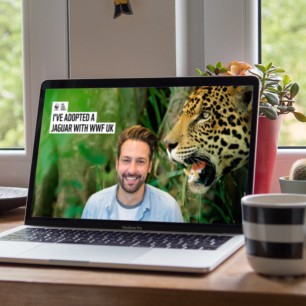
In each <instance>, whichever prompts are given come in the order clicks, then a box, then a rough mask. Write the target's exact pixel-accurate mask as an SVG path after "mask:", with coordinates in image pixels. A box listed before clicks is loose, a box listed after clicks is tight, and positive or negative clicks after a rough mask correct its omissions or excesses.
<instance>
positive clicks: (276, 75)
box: [196, 61, 306, 122]
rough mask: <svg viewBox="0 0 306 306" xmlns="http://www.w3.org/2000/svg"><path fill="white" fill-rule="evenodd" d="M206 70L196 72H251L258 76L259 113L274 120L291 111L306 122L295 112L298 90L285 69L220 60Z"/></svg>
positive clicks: (244, 73) (224, 73)
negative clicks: (222, 61)
mask: <svg viewBox="0 0 306 306" xmlns="http://www.w3.org/2000/svg"><path fill="white" fill-rule="evenodd" d="M206 68H207V70H206V71H204V72H202V71H201V70H200V69H199V68H197V69H196V72H197V73H198V74H199V75H200V76H212V75H247V74H253V75H255V76H257V77H258V78H259V81H260V84H261V86H260V92H259V114H260V115H264V116H265V117H267V118H269V119H272V120H275V119H277V118H278V116H280V115H283V114H288V113H293V115H294V116H295V118H296V119H297V120H299V121H301V122H306V116H305V115H303V114H302V113H300V112H297V111H296V110H295V107H294V102H295V97H296V95H297V94H298V92H299V85H298V83H295V82H292V80H291V78H290V76H289V75H287V74H285V75H282V74H283V73H285V70H284V69H283V68H280V67H276V66H274V65H273V64H272V63H269V64H268V65H266V66H265V65H262V64H256V65H254V67H252V66H251V65H249V64H248V63H245V62H236V61H234V62H230V63H229V64H228V65H227V66H226V67H225V66H223V64H222V63H221V62H218V63H216V65H215V66H213V65H207V66H206Z"/></svg>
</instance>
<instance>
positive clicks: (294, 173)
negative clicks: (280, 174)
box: [289, 158, 306, 181]
mask: <svg viewBox="0 0 306 306" xmlns="http://www.w3.org/2000/svg"><path fill="white" fill-rule="evenodd" d="M289 180H299V181H300V180H303V181H304V180H306V158H303V159H298V160H296V161H295V162H294V163H293V164H292V167H291V169H290V173H289Z"/></svg>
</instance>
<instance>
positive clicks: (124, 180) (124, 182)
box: [118, 174, 146, 193]
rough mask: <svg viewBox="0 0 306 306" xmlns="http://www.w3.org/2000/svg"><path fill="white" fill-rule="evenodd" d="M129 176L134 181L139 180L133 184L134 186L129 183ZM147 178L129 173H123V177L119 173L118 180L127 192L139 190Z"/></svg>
mask: <svg viewBox="0 0 306 306" xmlns="http://www.w3.org/2000/svg"><path fill="white" fill-rule="evenodd" d="M128 178H129V179H130V180H131V181H132V180H133V179H136V181H138V182H137V183H136V184H133V185H132V186H129V185H128ZM145 181H146V178H144V177H142V176H141V175H129V174H123V175H122V176H121V177H120V176H119V175H118V182H119V185H120V186H121V188H122V189H123V190H124V191H125V192H127V193H135V192H137V191H138V190H139V189H140V188H141V187H142V186H143V184H144V183H145Z"/></svg>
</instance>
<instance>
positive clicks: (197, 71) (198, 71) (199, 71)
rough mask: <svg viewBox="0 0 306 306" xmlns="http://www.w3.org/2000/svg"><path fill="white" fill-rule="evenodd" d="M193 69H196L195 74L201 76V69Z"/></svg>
mask: <svg viewBox="0 0 306 306" xmlns="http://www.w3.org/2000/svg"><path fill="white" fill-rule="evenodd" d="M195 71H196V73H197V75H199V76H202V75H203V72H202V71H201V69H199V68H196V70H195Z"/></svg>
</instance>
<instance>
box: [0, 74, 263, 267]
mask: <svg viewBox="0 0 306 306" xmlns="http://www.w3.org/2000/svg"><path fill="white" fill-rule="evenodd" d="M258 88H259V83H258V79H257V78H255V77H252V76H241V77H238V76H237V77H233V76H230V77H195V78H193V77H186V78H145V79H95V80H88V79H86V80H73V79H72V80H47V81H45V82H44V83H43V84H42V86H41V93H40V101H39V109H38V116H37V127H36V134H35V143H34V151H33V161H32V169H31V177H30V184H29V194H28V201H27V207H26V215H25V224H24V225H23V226H20V227H18V228H14V229H12V230H9V231H6V232H3V233H1V235H0V261H1V262H10V263H28V264H46V265H65V266H82V267H102V268H103V267H107V268H127V269H143V270H162V271H185V272H208V271H211V270H213V269H214V268H215V267H216V266H218V265H219V264H220V263H221V262H222V261H224V260H225V259H226V258H228V257H229V256H230V255H231V254H233V253H234V252H235V251H236V250H237V249H238V248H239V247H241V246H242V245H243V242H244V238H243V235H242V227H241V208H240V200H241V197H242V196H244V195H245V194H250V193H252V192H253V173H254V159H255V144H256V131H257V115H258V109H257V108H258V90H259V89H258ZM138 131H144V133H145V135H150V136H148V137H150V139H151V138H152V139H155V144H156V145H155V147H154V146H153V147H154V150H153V151H154V152H153V151H152V154H153V155H152V159H150V158H148V159H146V157H143V155H141V154H142V152H143V150H147V149H148V148H149V145H148V144H146V143H145V142H144V141H142V140H141V139H136V140H135V139H134V140H129V141H127V140H126V139H125V140H124V137H126V135H129V137H130V135H132V134H133V135H134V136H135V135H137V136H135V137H142V136H139V135H140V134H141V133H142V132H139V133H138ZM146 133H147V134H146ZM124 135H125V136H124ZM151 135H153V136H151ZM134 136H133V137H134ZM120 139H121V140H120ZM122 139H123V140H122ZM118 141H121V142H122V144H121V147H118ZM156 141H157V142H156ZM135 144H136V146H135ZM118 148H119V151H120V152H118ZM150 148H151V147H150ZM145 152H147V151H145ZM148 152H149V151H148ZM150 152H151V151H150ZM132 164H133V166H131V165H132ZM146 165H147V168H143V167H144V166H146ZM132 167H134V168H133V169H132ZM127 169H128V170H127ZM140 169H144V170H140ZM142 188H143V189H142ZM139 190H144V192H143V196H142V198H141V199H140V201H138V203H132V204H133V205H132V206H131V205H129V204H130V203H128V202H126V200H128V199H133V195H134V194H135V193H136V192H139ZM121 192H123V194H124V195H125V196H126V197H125V198H124V200H122V199H123V198H122V194H121Z"/></svg>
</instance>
